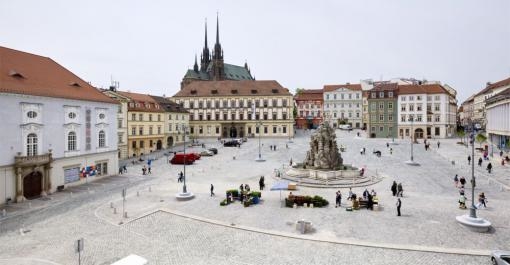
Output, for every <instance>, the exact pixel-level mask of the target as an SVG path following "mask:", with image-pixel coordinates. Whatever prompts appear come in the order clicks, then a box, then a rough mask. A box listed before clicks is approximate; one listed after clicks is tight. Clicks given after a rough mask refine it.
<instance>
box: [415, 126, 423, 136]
mask: <svg viewBox="0 0 510 265" xmlns="http://www.w3.org/2000/svg"><path fill="white" fill-rule="evenodd" d="M414 137H415V139H421V138H423V129H422V128H417V129H416V130H414Z"/></svg>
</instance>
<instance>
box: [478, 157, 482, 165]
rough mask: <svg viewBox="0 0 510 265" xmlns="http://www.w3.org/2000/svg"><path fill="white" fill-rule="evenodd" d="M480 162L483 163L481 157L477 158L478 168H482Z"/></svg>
mask: <svg viewBox="0 0 510 265" xmlns="http://www.w3.org/2000/svg"><path fill="white" fill-rule="evenodd" d="M482 161H483V159H482V158H481V157H480V158H478V166H480V167H481V166H482Z"/></svg>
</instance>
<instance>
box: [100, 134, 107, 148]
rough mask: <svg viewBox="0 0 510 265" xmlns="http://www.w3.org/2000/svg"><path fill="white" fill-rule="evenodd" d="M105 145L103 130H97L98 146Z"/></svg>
mask: <svg viewBox="0 0 510 265" xmlns="http://www.w3.org/2000/svg"><path fill="white" fill-rule="evenodd" d="M105 146H106V137H105V133H104V131H99V147H105Z"/></svg>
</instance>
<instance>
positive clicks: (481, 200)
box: [453, 174, 487, 209]
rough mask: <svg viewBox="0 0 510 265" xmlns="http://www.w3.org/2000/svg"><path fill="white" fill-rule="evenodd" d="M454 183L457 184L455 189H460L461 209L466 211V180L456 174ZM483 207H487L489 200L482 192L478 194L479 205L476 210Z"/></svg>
mask: <svg viewBox="0 0 510 265" xmlns="http://www.w3.org/2000/svg"><path fill="white" fill-rule="evenodd" d="M453 182H454V184H455V187H456V188H458V189H459V196H460V197H459V208H460V209H466V208H467V207H466V201H467V198H466V195H465V191H464V185H465V184H466V178H464V177H463V176H461V177H460V178H459V176H458V175H457V174H456V175H455V177H453ZM482 205H483V207H484V208H485V207H487V198H486V197H485V193H484V192H481V193H480V194H478V203H477V204H476V205H475V207H476V208H480V207H481V206H482Z"/></svg>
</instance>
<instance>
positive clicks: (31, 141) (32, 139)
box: [27, 133, 37, 156]
mask: <svg viewBox="0 0 510 265" xmlns="http://www.w3.org/2000/svg"><path fill="white" fill-rule="evenodd" d="M35 155H37V134H35V133H31V134H29V135H28V136H27V156H35Z"/></svg>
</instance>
